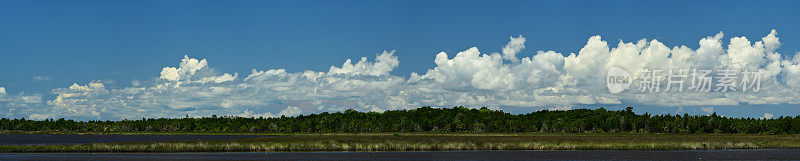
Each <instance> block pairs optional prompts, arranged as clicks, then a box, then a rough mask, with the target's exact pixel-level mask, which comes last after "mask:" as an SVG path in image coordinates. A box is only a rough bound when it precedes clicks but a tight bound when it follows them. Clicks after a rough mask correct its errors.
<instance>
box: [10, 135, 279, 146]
mask: <svg viewBox="0 0 800 161" xmlns="http://www.w3.org/2000/svg"><path fill="white" fill-rule="evenodd" d="M260 137H276V136H268V135H30V134H0V145H42V144H60V145H63V144H86V143H112V142H140V141H184V140H229V139H249V138H260Z"/></svg>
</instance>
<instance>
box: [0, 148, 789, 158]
mask: <svg viewBox="0 0 800 161" xmlns="http://www.w3.org/2000/svg"><path fill="white" fill-rule="evenodd" d="M797 159H800V150H775V149H759V150H705V151H433V152H374V153H373V152H268V153H265V152H246V153H94V154H93V153H0V160H92V161H105V160H136V161H143V160H797Z"/></svg>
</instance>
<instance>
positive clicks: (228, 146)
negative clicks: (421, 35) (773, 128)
mask: <svg viewBox="0 0 800 161" xmlns="http://www.w3.org/2000/svg"><path fill="white" fill-rule="evenodd" d="M758 148H779V149H798V148H800V135H741V134H683V135H680V134H415V133H406V134H295V135H292V136H290V137H267V138H257V139H241V140H217V141H174V142H129V143H96V144H79V145H0V152H241V151H435V150H707V149H758Z"/></svg>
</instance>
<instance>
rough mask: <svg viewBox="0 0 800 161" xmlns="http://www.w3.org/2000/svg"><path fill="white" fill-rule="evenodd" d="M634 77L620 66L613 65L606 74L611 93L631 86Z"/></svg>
mask: <svg viewBox="0 0 800 161" xmlns="http://www.w3.org/2000/svg"><path fill="white" fill-rule="evenodd" d="M632 81H633V77H631V74H630V73H628V72H627V71H625V70H624V69H622V68H619V67H611V68H609V69H608V75H607V76H606V86H607V87H608V91H609V92H611V93H620V92H622V91H624V90H626V89H628V88H629V87H630V86H631V82H632Z"/></svg>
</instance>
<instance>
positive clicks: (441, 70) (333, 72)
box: [0, 30, 800, 120]
mask: <svg viewBox="0 0 800 161" xmlns="http://www.w3.org/2000/svg"><path fill="white" fill-rule="evenodd" d="M777 35H778V33H777V32H776V31H775V30H772V31H771V32H769V33H768V34H766V36H764V37H763V38H761V39H760V40H758V41H755V42H753V41H751V40H749V39H748V38H746V37H733V38H730V39H728V40H724V34H723V33H719V34H716V35H710V36H707V37H704V38H701V39H700V41H699V45H700V47H699V48H697V49H692V48H689V47H686V46H673V47H668V46H666V45H664V44H663V43H661V42H659V41H658V40H647V39H641V40H639V41H636V42H622V41H620V42H619V43H618V44H617V45H616V46H611V45H609V43H608V42H607V41H605V40H603V39H602V37H601V36H592V37H590V38H589V39H588V41H587V43H586V45H585V46H583V48H581V49H580V50H579V51H578V52H577V53H568V54H565V53H559V52H556V51H536V52H525V49H526V47H525V41H526V38H524V37H522V36H517V37H513V36H512V37H510V40H509V43H508V44H507V45H505V46H504V47H502V48H501V49H500V51H499V52H488V51H486V50H483V51H482V50H480V49H478V48H477V47H471V48H468V49H466V50H464V51H461V52H458V53H449V54H448V53H445V52H441V53H438V54H436V55H435V57H434V60H433V61H434V63H435V64H436V66H435V67H434V68H432V69H429V70H427V71H426V72H424V73H411V74H410V75H408V76H398V75H391V74H390V72H391V71H393V70H394V69H395V68H397V67H398V66H399V64H400V62H399V61H398V58H397V57H396V56H395V55H394V51H384V52H382V53H379V54H377V55H376V56H375V57H374V60H370V58H368V57H362V58H361V59H359V60H358V62H355V63H354V62H353V61H352V60H350V59H347V60H345V62H344V63H343V64H342V65H341V66H331V67H330V69H329V70H328V71H311V70H307V71H304V72H296V73H290V72H286V69H253V70H252V72H250V74H248V75H246V76H244V75H243V76H242V77H243V78H240V77H239V74H238V73H233V74H231V73H221V72H218V71H215V70H214V69H213V68H211V67H210V66H209V65H210V64H211V63H212V62H211V61H207V60H206V59H197V58H191V57H189V56H184V57H183V58H182V59H181V60H180V62H179V63H178V65H177V66H170V67H164V68H162V69H161V72H160V73H159V76H158V77H156V78H152V79H150V80H144V81H142V80H134V81H132V82H133V83H132V85H131V86H130V87H124V88H115V89H108V88H106V87H105V85H104V84H103V82H101V81H93V82H88V83H83V84H78V83H76V84H73V85H71V86H69V87H66V88H58V89H53V90H52V93H53V94H55V95H57V96H56V98H55V99H53V100H46V101H45V100H42V99H41V96H40V95H30V94H24V93H21V94H14V95H9V94H6V92H5V88H3V87H0V110H2V111H8V112H7V114H6V115H5V117H26V118H33V119H45V118H59V117H67V118H79V119H110V120H119V119H136V118H142V117H183V116H185V115H190V116H210V115H231V116H242V117H280V116H282V115H284V116H293V115H298V114H307V113H312V112H321V111H342V110H345V109H350V108H352V109H356V110H360V111H385V110H393V109H408V108H417V107H420V106H440V107H447V106H470V107H481V106H488V107H495V108H501V109H502V108H504V107H538V108H549V109H571V108H572V106H579V105H597V104H600V105H609V104H610V105H631V106H636V105H648V106H705V107H708V108H704V109H703V110H704V111H705V112H708V113H711V112H713V108H711V107H709V106H718V105H741V104H750V105H753V104H755V105H758V104H764V105H771V104H800V100H798V98H800V96H799V95H800V93H799V92H797V91H798V88H800V56H798V54H795V55H794V56H793V57H791V58H783V57H782V56H781V54H779V53H777V52H776V50H777V49H778V48H779V47H780V45H781V43H780V41H779V40H780V39H779V38H778V37H777ZM724 41H727V42H728V43H727V45H723V44H724V43H723V42H724ZM610 67H619V68H622V69H624V70H626V71H630V72H631V74H632V75H633V76H634V77H641V76H643V75H642V73H641V72H639V71H640V70H641V69H645V68H646V69H709V70H721V69H736V70H742V71H743V70H747V71H764V73H763V75H762V80H761V82H760V83H761V84H760V85H761V90H760V91H739V92H713V91H712V92H705V91H691V90H690V91H683V92H679V91H666V92H641V91H637V90H635V89H637V88H640V86H639V85H638V84H633V85H632V87H631V90H628V91H624V92H622V93H615V94H612V93H609V92H608V90H607V89H606V86H605V85H606V78H605V76H606V75H605V73H607V69H609V68H610ZM713 81H717V80H713ZM764 117H767V115H765V116H764Z"/></svg>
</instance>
